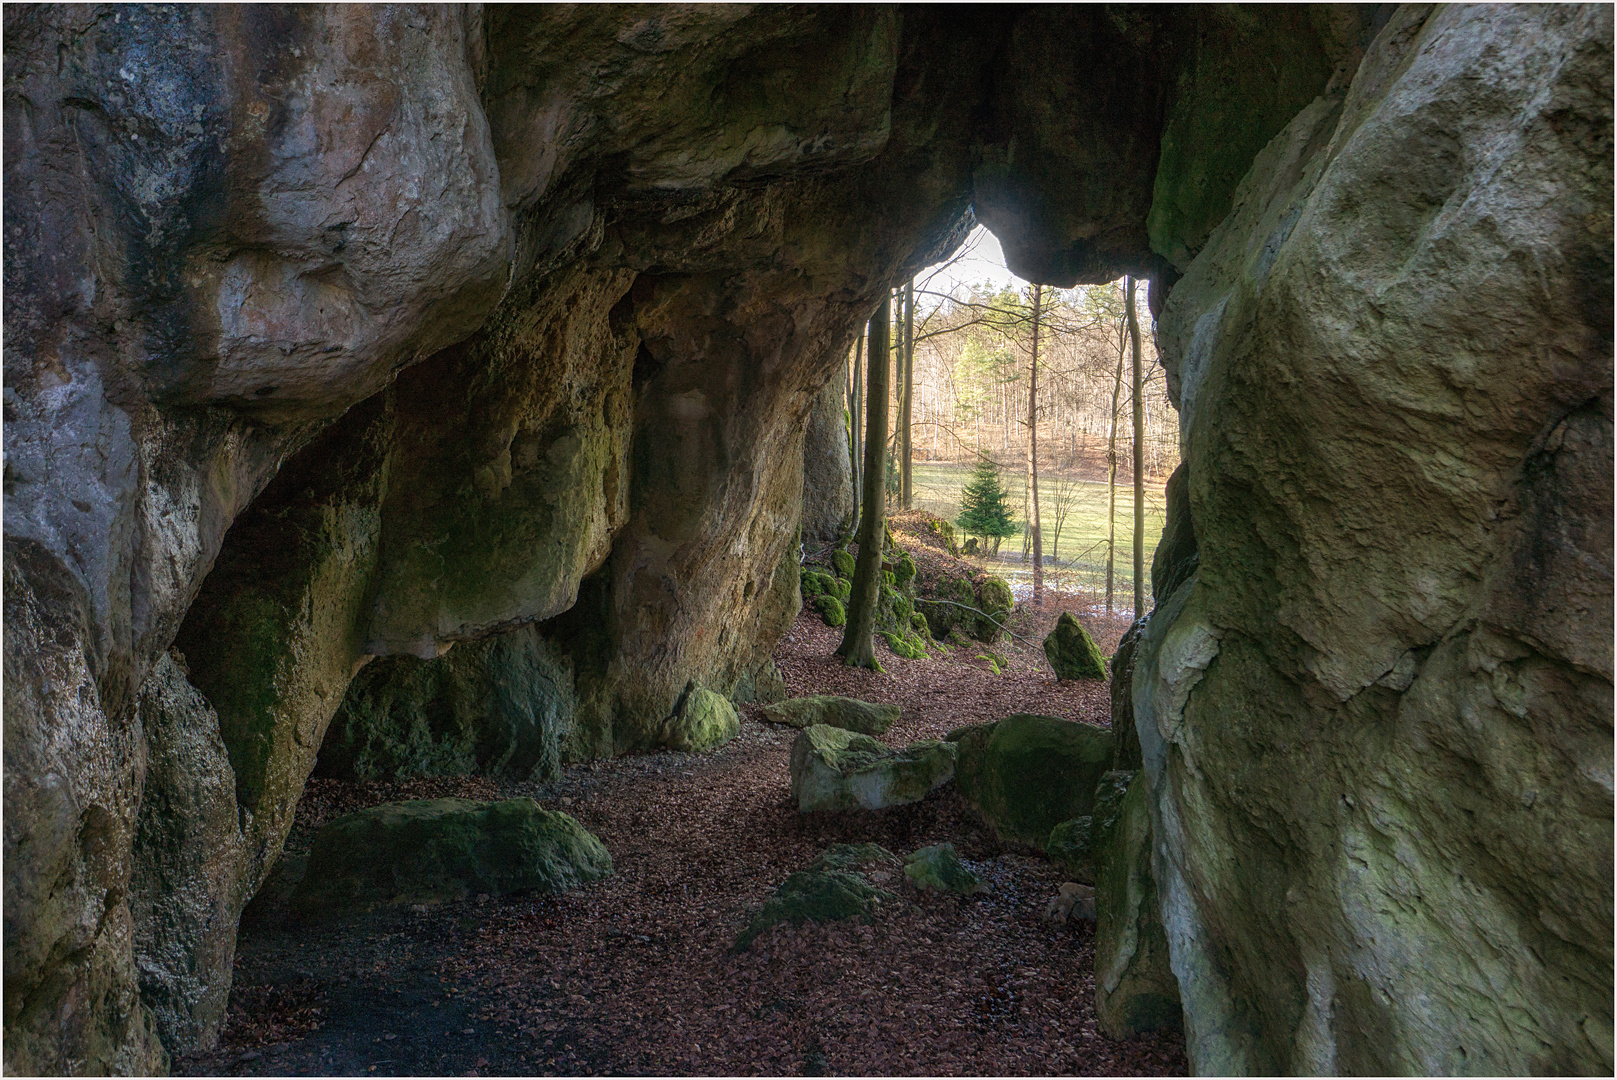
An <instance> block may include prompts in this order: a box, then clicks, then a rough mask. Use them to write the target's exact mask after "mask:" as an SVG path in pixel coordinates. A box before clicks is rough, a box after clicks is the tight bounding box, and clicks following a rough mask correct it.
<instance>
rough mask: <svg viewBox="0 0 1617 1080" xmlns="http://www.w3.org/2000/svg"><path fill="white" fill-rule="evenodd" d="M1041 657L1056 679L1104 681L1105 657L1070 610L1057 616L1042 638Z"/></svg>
mask: <svg viewBox="0 0 1617 1080" xmlns="http://www.w3.org/2000/svg"><path fill="white" fill-rule="evenodd" d="M1044 655H1045V657H1046V658H1047V659H1048V660H1049V661H1050V666H1051V667H1052V668H1054V669H1055V672H1056V678H1058V679H1104V678H1106V658H1105V657H1104V656H1102V655H1101V651H1100V646H1098V645H1096V644H1095V639H1094V638H1092V637H1090V636H1089V631H1088V630H1085V629H1084V628H1083V625H1082V624H1081V623H1079V621H1078V618H1077V616H1075V615H1074V614H1073V613H1072V612H1070V611H1063V612H1062V613H1061V617H1060V618H1059V619H1057V620H1056V625H1055V629H1054V630H1051V631H1050V633H1049V635H1048V636H1046V637H1045V639H1044Z"/></svg>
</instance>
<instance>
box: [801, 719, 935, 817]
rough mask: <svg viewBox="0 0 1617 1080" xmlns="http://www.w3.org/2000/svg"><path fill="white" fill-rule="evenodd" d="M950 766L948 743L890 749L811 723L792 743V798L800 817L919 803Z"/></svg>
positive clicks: (850, 733)
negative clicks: (821, 812) (824, 812)
mask: <svg viewBox="0 0 1617 1080" xmlns="http://www.w3.org/2000/svg"><path fill="white" fill-rule="evenodd" d="M954 761H955V749H954V745H953V744H952V743H945V742H933V741H928V742H918V743H912V744H911V745H909V746H907V747H905V748H904V749H903V750H893V749H891V748H890V747H887V746H884V745H882V744H881V743H879V742H877V741H876V740H875V739H872V738H871V737H870V736H868V735H860V734H858V733H857V732H853V731H844V730H843V729H841V728H834V727H831V726H829V725H827V724H815V725H814V726H813V727H809V728H805V729H804V730H803V732H802V733H801V734H800V735H798V737H797V741H796V742H794V743H793V744H792V758H791V772H792V798H793V799H795V800H796V801H797V808H798V810H800V811H802V812H803V813H811V812H813V811H818V810H855V809H865V810H880V809H883V808H884V807H888V806H900V805H903V804H904V803H912V802H919V801H920V800H921V799H924V798H926V796H927V795H928V794H929V793H930V792H931V791H932V790H933V789H934V788H937V787H939V786H940V785H942V784H945V783H947V782H948V781H949V778H950V777H952V776H953V775H954Z"/></svg>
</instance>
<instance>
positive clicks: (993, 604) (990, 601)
mask: <svg viewBox="0 0 1617 1080" xmlns="http://www.w3.org/2000/svg"><path fill="white" fill-rule="evenodd" d="M1015 607H1016V597H1015V596H1013V595H1012V594H1011V587H1010V586H1009V585H1007V584H1005V582H1004V581H1002V580H1001V579H999V578H997V577H993V576H989V577H988V578H986V579H985V580H984V581H983V582H982V583H981V584H979V585H978V586H977V608H978V610H979V611H981V612H982V614H981V615H979V616H977V618H976V623H975V626H974V628H973V630H972V634H971V636H972V637H974V638H976V639H977V640H978V641H980V642H982V643H983V644H984V645H992V644H993V643H994V642H996V641H998V640H999V635H1000V634H1001V633H1003V632H1004V631H1003V630H1002V629H1001V625H1000V624H1002V623H1004V622H1005V620H1006V619H1007V618H1009V617H1010V614H1011V612H1012V611H1013V610H1014V609H1015Z"/></svg>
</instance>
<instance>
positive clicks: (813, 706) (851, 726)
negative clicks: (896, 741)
mask: <svg viewBox="0 0 1617 1080" xmlns="http://www.w3.org/2000/svg"><path fill="white" fill-rule="evenodd" d="M899 711H900V710H899V707H898V706H897V705H883V704H878V703H876V702H870V701H860V700H859V699H858V698H849V697H836V696H834V695H831V694H815V695H813V696H810V697H800V698H791V699H789V700H787V701H779V702H776V703H775V704H773V705H766V706H764V710H763V716H764V719H765V720H768V721H770V722H771V723H775V724H786V725H788V726H790V727H795V728H807V727H813V726H814V725H815V724H828V725H830V726H831V727H835V728H842V729H843V730H845V731H857V732H859V733H860V734H861V735H880V734H881V733H882V732H884V731H886V730H887V729H888V728H890V727H892V726H893V725H894V724H895V723H897V722H898V717H899Z"/></svg>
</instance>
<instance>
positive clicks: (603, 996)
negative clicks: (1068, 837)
mask: <svg viewBox="0 0 1617 1080" xmlns="http://www.w3.org/2000/svg"><path fill="white" fill-rule="evenodd" d="M1064 606H1065V607H1073V606H1077V604H1076V603H1068V604H1061V603H1057V604H1052V605H1050V606H1048V607H1047V608H1046V609H1044V610H1042V611H1024V612H1022V613H1020V614H1019V615H1018V616H1017V617H1016V619H1017V621H1016V623H1013V625H1014V626H1017V627H1018V632H1019V633H1022V634H1023V636H1025V637H1027V638H1029V639H1030V640H1033V641H1037V640H1040V639H1042V637H1043V634H1044V633H1045V632H1046V631H1047V630H1048V628H1049V626H1050V625H1051V624H1053V623H1054V620H1055V617H1056V612H1057V611H1058V610H1059V608H1060V607H1064ZM1086 621H1089V620H1086ZM1126 625H1127V620H1126V618H1123V619H1119V620H1114V621H1112V622H1104V621H1099V620H1097V621H1094V622H1092V623H1091V629H1092V630H1094V631H1097V637H1099V638H1100V643H1101V646H1102V648H1104V649H1108V650H1109V649H1110V648H1111V646H1113V645H1115V641H1116V637H1117V635H1118V634H1119V633H1121V630H1122V628H1123V627H1125V626H1126ZM839 639H840V631H835V630H830V629H828V628H826V627H825V626H823V625H822V624H820V622H819V621H818V619H816V618H813V617H812V616H810V615H808V614H805V615H803V616H800V617H799V618H798V620H797V622H796V624H795V625H794V626H793V627H792V629H791V630H790V631H789V632H788V634H787V635H786V637H785V638H784V639H783V640H782V642H781V644H780V646H779V648H778V649H777V651H776V660H777V663H778V664H779V666H780V668H781V671H782V673H783V675H784V676H785V679H786V682H787V686H788V689H789V690H790V692H791V693H793V694H794V695H795V694H804V693H814V692H837V693H851V694H855V695H857V696H862V697H865V698H866V699H867V700H873V701H892V702H894V703H897V704H899V705H901V706H903V708H904V715H903V718H902V719H901V720H900V721H899V722H898V724H896V725H895V726H894V728H893V729H892V730H891V731H889V732H888V733H887V734H886V735H885V736H883V739H884V741H886V742H888V743H891V744H894V745H901V744H903V743H907V742H910V741H913V740H916V739H921V738H936V737H939V736H940V735H941V734H942V733H943V732H944V731H946V730H948V729H949V728H951V727H955V726H958V725H959V724H962V723H970V722H974V721H977V720H982V719H994V718H997V717H998V716H1003V715H1005V714H1007V713H1010V712H1016V711H1030V712H1044V713H1050V714H1054V715H1061V716H1068V717H1071V718H1073V719H1083V720H1087V721H1090V722H1095V723H1106V722H1107V720H1108V703H1107V688H1106V686H1105V684H1104V683H1089V684H1070V683H1069V684H1064V685H1061V684H1057V683H1056V682H1055V681H1054V679H1053V677H1052V676H1051V675H1050V673H1049V671H1048V668H1044V669H1043V670H1042V672H1041V670H1040V668H1039V666H1038V665H1037V664H1036V660H1037V658H1036V657H1035V656H1034V655H1033V653H1032V649H1031V648H1030V647H1029V646H1026V645H1019V644H1017V643H1014V642H1013V643H1012V644H1011V645H1010V646H1006V645H1003V644H1002V645H1001V646H1000V647H999V648H1000V649H1001V651H1004V652H1007V653H1008V655H1009V658H1010V660H1011V663H1010V665H1009V667H1008V669H1007V670H1006V672H1005V673H1004V674H1001V675H995V674H993V672H992V671H991V670H990V669H989V666H988V664H987V663H986V662H984V661H979V660H976V659H975V658H974V657H973V656H972V655H971V654H970V652H969V651H968V650H961V651H959V652H958V653H957V654H955V655H954V656H953V657H951V658H948V659H941V660H940V659H932V660H923V661H906V660H903V659H900V658H898V657H894V656H892V655H891V654H890V653H887V652H886V651H885V646H878V648H879V649H880V650H881V659H882V662H883V665H884V667H885V668H886V673H885V674H882V675H877V674H875V673H870V672H862V671H851V670H848V669H845V668H842V667H841V666H840V665H839V664H836V663H835V662H834V661H832V660H830V659H829V654H830V652H831V650H832V649H833V648H835V646H836V643H837V641H838V640H839ZM743 713H744V715H743V722H742V730H741V734H740V735H739V736H738V737H737V738H736V739H735V740H733V741H732V742H730V743H729V744H728V745H726V746H724V747H722V748H720V749H719V750H717V751H714V752H711V753H707V754H700V755H692V754H679V753H670V752H662V753H654V754H645V755H639V756H632V757H625V758H619V759H616V760H613V761H605V762H594V763H590V764H586V765H580V766H575V767H573V768H572V769H569V770H568V771H567V772H566V773H565V774H564V775H563V776H561V777H559V778H558V779H556V780H553V781H550V782H548V783H544V784H502V783H496V782H494V781H492V780H489V779H487V778H475V777H474V778H435V779H420V780H414V781H408V782H400V783H378V784H363V785H360V784H347V783H341V782H336V781H313V782H311V783H310V785H309V789H308V791H307V792H306V794H305V796H304V799H303V802H302V803H301V804H300V805H299V809H298V822H297V825H296V827H295V828H294V831H293V835H292V838H291V839H290V840H289V841H288V844H287V855H286V857H285V859H284V860H283V861H284V863H285V866H286V868H287V871H286V873H283V874H282V875H280V877H279V879H278V880H274V881H272V883H271V884H270V885H268V886H266V888H265V889H264V890H263V891H262V892H261V894H260V897H259V899H257V900H255V902H254V904H253V906H252V907H250V908H249V909H248V912H247V914H246V915H245V916H244V918H243V921H242V928H241V935H240V938H239V943H238V946H237V951H236V965H235V984H234V988H233V990H232V994H231V1004H230V1012H229V1016H228V1017H227V1020H226V1024H225V1029H224V1032H223V1034H222V1036H221V1039H220V1043H219V1048H218V1049H217V1050H216V1051H214V1052H212V1053H209V1054H205V1055H200V1056H197V1057H192V1058H187V1059H182V1060H179V1061H176V1062H175V1070H176V1072H178V1073H181V1074H188V1075H309V1074H318V1075H359V1076H381V1075H485V1076H488V1075H528V1074H542V1075H554V1074H561V1075H590V1074H617V1075H625V1074H627V1075H757V1074H762V1075H835V1074H852V1075H894V1074H900V1075H951V1074H963V1075H988V1076H993V1075H1051V1074H1100V1075H1163V1074H1179V1075H1182V1074H1184V1073H1185V1072H1186V1070H1187V1064H1186V1059H1185V1056H1184V1045H1183V1041H1182V1039H1180V1038H1178V1037H1174V1036H1147V1037H1143V1038H1139V1039H1132V1040H1127V1041H1113V1040H1110V1039H1107V1038H1105V1037H1104V1036H1102V1035H1101V1034H1099V1033H1098V1032H1097V1030H1096V1025H1095V1017H1094V1007H1093V1000H1094V982H1093V960H1094V958H1093V944H1094V929H1093V926H1092V925H1091V924H1088V923H1082V922H1077V921H1074V922H1072V923H1068V924H1064V925H1058V924H1053V923H1050V922H1046V921H1045V920H1044V919H1043V917H1042V916H1043V912H1044V908H1045V905H1046V904H1047V903H1048V901H1049V900H1050V899H1051V897H1053V896H1054V895H1055V893H1056V888H1057V886H1058V885H1059V884H1060V882H1061V878H1062V875H1061V874H1060V873H1059V872H1058V871H1057V870H1055V869H1054V868H1053V867H1052V866H1051V865H1050V864H1049V863H1048V862H1046V861H1045V860H1044V859H1043V858H1042V857H1035V856H1029V855H1025V854H1018V853H1015V852H1009V851H1005V850H1003V849H1001V848H1000V847H999V846H998V845H997V844H996V843H995V841H994V840H993V838H992V836H991V835H985V833H984V831H983V830H982V829H981V828H980V826H979V825H978V823H977V822H976V820H975V818H974V816H973V814H972V812H971V810H970V809H969V808H968V807H967V806H966V805H965V804H964V803H963V802H962V801H961V800H960V798H959V796H958V795H957V794H956V793H955V790H954V788H953V786H952V785H949V786H946V787H944V788H943V789H941V790H940V791H939V792H937V793H935V794H933V795H932V796H931V797H929V798H927V799H926V800H924V801H922V802H920V803H918V804H914V805H911V806H905V807H898V808H894V809H890V810H886V811H881V812H870V813H855V814H844V815H802V814H799V813H797V812H796V810H795V807H794V806H793V805H792V803H791V801H790V782H789V778H788V776H787V757H788V753H789V749H790V746H791V742H792V738H793V736H794V735H795V732H792V731H790V730H788V729H782V728H777V727H774V726H772V725H769V724H765V723H763V722H761V721H760V720H759V719H758V713H757V710H756V707H752V706H749V707H746V708H745V709H744V710H743ZM519 794H528V795H533V796H535V797H537V798H539V799H540V800H541V801H542V802H543V803H544V804H545V805H546V806H548V807H554V808H560V809H564V810H566V811H567V812H569V813H571V814H573V815H574V816H575V817H577V818H578V819H579V820H580V821H581V822H582V823H583V824H584V825H585V826H586V827H587V828H589V829H590V830H591V831H593V832H594V833H595V834H596V835H597V836H599V837H600V838H601V839H602V840H603V841H604V842H605V843H606V845H607V847H608V848H609V849H610V850H611V852H612V855H613V858H614V861H615V866H616V872H615V873H614V874H613V876H612V877H611V878H609V879H607V880H605V881H602V882H599V883H597V884H594V885H591V886H587V887H583V888H579V889H575V890H572V891H570V892H568V893H566V894H563V895H548V896H540V895H518V896H507V897H499V898H494V899H485V900H483V902H481V903H479V902H477V901H475V900H474V901H468V902H466V903H462V904H450V905H444V906H441V907H435V908H421V909H411V910H401V911H391V912H385V913H380V914H374V915H369V916H363V917H349V918H341V919H338V918H333V919H326V920H321V921H318V922H310V921H306V920H300V919H298V918H297V917H295V916H294V915H293V914H292V913H291V912H290V911H289V909H288V907H287V904H286V902H285V897H286V895H287V890H288V887H289V882H290V881H291V880H293V879H295V876H296V873H297V872H298V870H297V868H298V866H299V864H300V861H301V858H302V857H303V856H304V855H306V853H307V850H308V845H309V841H310V838H311V837H312V835H313V832H314V830H315V828H317V827H318V826H319V824H321V823H323V822H324V821H325V820H328V819H329V818H330V817H332V816H335V815H336V814H340V813H346V812H349V811H351V810H354V809H357V808H359V807H362V806H366V805H374V804H376V803H379V802H385V801H389V800H393V799H403V798H424V797H436V796H442V795H461V796H465V797H471V798H495V797H502V796H511V795H519ZM867 840H870V841H876V842H878V843H880V844H882V845H884V846H886V847H887V848H889V849H890V850H892V851H895V852H897V853H900V854H903V853H905V852H908V851H911V850H913V849H915V848H917V847H921V846H924V845H926V844H930V843H936V842H940V841H944V840H948V841H952V842H953V843H954V844H955V846H956V848H957V849H958V850H959V851H960V853H961V855H962V857H963V858H965V859H966V860H967V861H968V864H969V865H971V866H972V867H973V868H974V869H975V870H976V871H977V872H978V874H979V875H980V876H981V877H982V878H983V879H984V880H985V881H986V882H987V884H988V885H989V888H990V891H989V892H988V893H987V894H986V895H981V896H977V897H972V898H959V897H953V896H947V897H942V896H928V895H921V896H917V895H916V894H914V893H907V894H906V895H907V896H908V897H909V898H910V899H911V900H912V901H914V902H913V903H912V904H911V905H909V906H908V908H907V910H906V911H904V912H900V913H889V914H884V915H883V916H881V917H880V918H878V920H877V921H876V923H875V924H874V925H872V926H863V925H860V924H858V923H856V922H850V923H839V924H830V925H816V924H807V925H804V926H803V927H800V928H793V927H790V926H779V927H775V928H773V929H771V930H769V931H766V932H765V933H764V934H763V935H761V936H760V937H759V938H758V940H757V941H756V942H755V943H754V945H753V946H752V948H751V949H750V950H748V951H747V952H745V953H741V954H739V955H734V954H732V953H731V952H730V951H729V950H730V946H731V944H732V943H733V942H734V941H735V938H736V935H737V934H738V933H739V932H740V930H741V929H742V927H744V926H745V925H746V923H747V922H748V920H749V919H750V917H751V915H752V913H753V912H754V911H755V910H756V909H757V907H758V906H759V905H761V904H762V902H763V901H764V899H765V898H767V897H768V896H769V894H770V893H771V892H772V891H773V889H774V888H775V886H776V885H778V884H779V883H780V882H781V881H782V880H783V879H784V878H785V877H786V875H787V874H788V873H790V872H791V871H793V870H797V869H801V868H802V867H803V866H804V865H806V864H807V863H808V862H809V861H811V860H812V859H813V858H814V856H815V855H816V854H818V853H819V852H820V851H822V850H823V849H824V848H825V847H827V846H828V845H830V844H832V843H836V842H842V841H867Z"/></svg>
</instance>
